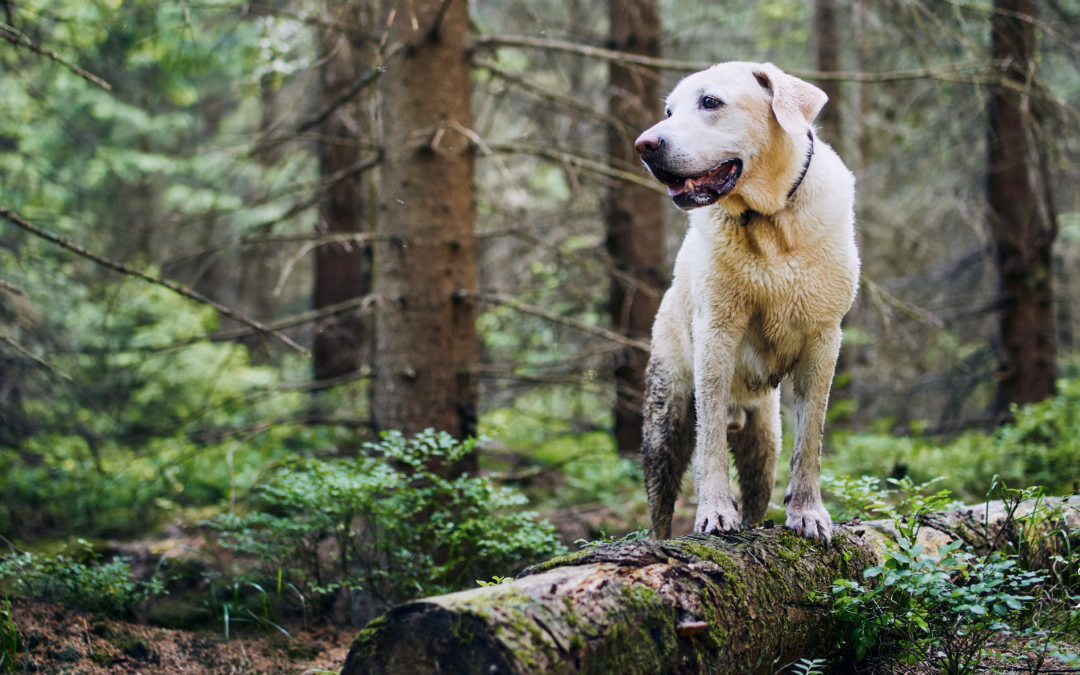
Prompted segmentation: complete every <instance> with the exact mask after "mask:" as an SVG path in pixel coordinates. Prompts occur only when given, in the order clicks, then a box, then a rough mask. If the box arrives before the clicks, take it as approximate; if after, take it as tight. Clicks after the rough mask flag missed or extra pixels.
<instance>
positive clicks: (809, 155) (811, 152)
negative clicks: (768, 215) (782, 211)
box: [741, 130, 814, 225]
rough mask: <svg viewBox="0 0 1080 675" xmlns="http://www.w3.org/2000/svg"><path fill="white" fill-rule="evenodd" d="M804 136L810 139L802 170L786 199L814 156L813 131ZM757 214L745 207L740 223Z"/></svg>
mask: <svg viewBox="0 0 1080 675" xmlns="http://www.w3.org/2000/svg"><path fill="white" fill-rule="evenodd" d="M806 137H807V138H809V139H810V148H809V149H807V151H806V161H804V162H803V165H802V171H800V172H799V177H798V178H797V179H795V184H794V185H792V186H791V189H790V190H788V193H787V199H791V197H792V196H793V195H794V194H795V191H796V190H798V189H799V186H800V185H802V182H803V178H806V172H807V171H809V170H810V160H811V159H812V158H813V157H814V132H813V131H812V130H807V132H806ZM756 215H758V212H757V211H755V210H753V209H747V210H745V211H743V212H742V216H741V217H742V224H743V225H749V224H750V221H751V220H753V219H754V216H756Z"/></svg>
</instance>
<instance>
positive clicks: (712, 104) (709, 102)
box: [701, 96, 724, 110]
mask: <svg viewBox="0 0 1080 675" xmlns="http://www.w3.org/2000/svg"><path fill="white" fill-rule="evenodd" d="M722 105H724V102H723V101H721V100H720V99H718V98H716V97H715V96H706V97H705V98H703V99H701V107H702V108H704V109H705V110H716V109H717V108H719V107H720V106H722Z"/></svg>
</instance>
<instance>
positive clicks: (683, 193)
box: [649, 158, 742, 209]
mask: <svg viewBox="0 0 1080 675" xmlns="http://www.w3.org/2000/svg"><path fill="white" fill-rule="evenodd" d="M649 170H650V171H652V174H653V175H654V176H656V179H657V180H659V181H660V182H661V183H663V184H664V185H666V186H667V191H668V194H669V195H671V199H672V201H674V202H675V205H676V206H678V207H679V208H681V209H696V208H698V207H701V206H708V205H709V204H713V203H715V202H716V200H718V199H720V198H721V197H723V196H724V195H726V194H727V193H729V192H731V191H732V189H734V187H735V182H736V181H737V180H739V176H740V175H741V174H742V160H741V159H738V158H736V159H729V160H728V161H726V162H724V163H723V164H721V165H720V166H718V167H716V168H715V169H713V170H712V171H709V172H708V173H703V174H701V175H699V176H679V175H677V174H674V173H671V172H670V171H664V170H663V169H660V168H657V167H655V166H651V165H650V166H649Z"/></svg>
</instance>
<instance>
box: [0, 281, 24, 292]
mask: <svg viewBox="0 0 1080 675" xmlns="http://www.w3.org/2000/svg"><path fill="white" fill-rule="evenodd" d="M0 288H2V289H4V290H5V291H7V292H8V293H13V294H15V295H29V294H28V293H27V292H26V291H24V290H23V289H21V288H19V287H18V286H12V285H11V284H9V283H8V282H6V281H4V280H2V279H0Z"/></svg>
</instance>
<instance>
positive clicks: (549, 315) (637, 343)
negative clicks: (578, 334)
mask: <svg viewBox="0 0 1080 675" xmlns="http://www.w3.org/2000/svg"><path fill="white" fill-rule="evenodd" d="M456 295H457V296H458V297H459V298H473V299H476V300H480V301H482V302H490V303H492V304H495V305H503V306H506V307H511V308H513V309H516V310H517V311H519V312H521V313H523V314H532V315H533V316H538V317H540V318H542V319H547V320H548V321H552V322H554V323H559V324H562V325H564V326H568V327H570V328H574V329H576V330H579V331H582V332H583V333H589V334H591V335H595V336H597V337H602V338H604V339H605V340H611V341H612V342H618V343H619V344H621V345H625V346H627V347H632V348H634V349H640V350H641V351H643V352H645V353H649V352H650V351H651V346H650V345H649V343H648V342H645V341H643V340H635V339H633V338H628V337H626V336H625V335H619V334H618V333H613V332H612V331H609V330H605V329H603V328H599V327H597V326H590V325H589V324H587V323H584V322H582V321H577V320H576V319H571V318H569V317H566V316H562V315H561V314H556V313H555V312H549V311H548V310H546V309H541V308H540V307H533V306H532V305H526V304H524V303H522V302H518V301H517V300H515V299H514V298H511V297H509V296H507V295H503V294H501V293H483V292H473V291H465V290H459V291H457V292H456Z"/></svg>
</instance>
